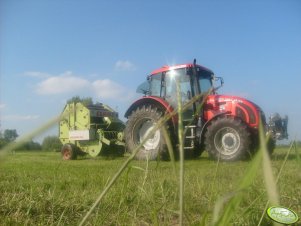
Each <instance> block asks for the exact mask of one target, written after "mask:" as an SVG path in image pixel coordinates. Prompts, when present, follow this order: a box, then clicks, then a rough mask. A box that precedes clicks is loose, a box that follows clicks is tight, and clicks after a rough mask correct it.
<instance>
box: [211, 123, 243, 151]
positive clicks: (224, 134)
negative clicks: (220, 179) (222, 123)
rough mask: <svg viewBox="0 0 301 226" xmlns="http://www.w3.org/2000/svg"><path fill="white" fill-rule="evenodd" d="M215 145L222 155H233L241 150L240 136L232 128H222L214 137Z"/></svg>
mask: <svg viewBox="0 0 301 226" xmlns="http://www.w3.org/2000/svg"><path fill="white" fill-rule="evenodd" d="M214 145H215V147H216V149H217V150H218V152H219V153H220V154H222V155H228V156H229V155H233V154H234V153H236V152H237V151H238V150H239V147H240V136H239V134H238V132H237V131H236V130H235V129H233V128H231V127H225V128H222V129H220V130H218V131H217V133H216V134H215V136H214Z"/></svg>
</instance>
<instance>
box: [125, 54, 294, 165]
mask: <svg viewBox="0 0 301 226" xmlns="http://www.w3.org/2000/svg"><path fill="white" fill-rule="evenodd" d="M216 81H220V86H219V87H221V86H222V85H223V79H222V78H220V77H215V76H214V74H213V72H212V71H211V70H209V69H207V68H205V67H203V66H201V65H197V64H196V60H194V63H193V64H191V63H190V64H181V65H176V66H164V67H162V68H160V69H157V70H155V71H153V72H152V73H151V74H150V75H149V76H148V77H147V81H146V82H144V83H142V84H141V85H140V86H139V87H138V89H137V92H139V93H143V94H144V96H143V97H142V98H140V99H138V100H137V101H135V102H134V103H133V104H132V105H131V106H130V107H129V109H128V110H127V111H126V113H125V117H126V118H128V122H127V124H126V128H125V141H126V148H127V151H129V152H132V151H133V150H134V149H135V148H136V147H137V146H138V145H139V144H141V142H142V141H143V140H144V139H145V138H147V137H148V139H147V140H146V141H145V142H144V143H143V144H142V146H141V148H140V150H139V151H138V152H137V154H136V159H141V160H143V159H149V160H154V159H158V158H161V159H166V158H168V157H169V154H168V149H167V142H166V138H165V136H164V135H163V134H164V131H163V129H164V128H167V133H168V134H169V137H170V139H171V143H172V145H173V146H174V150H177V149H178V148H177V144H178V143H179V141H178V138H177V130H178V114H174V113H173V112H174V111H177V108H178V100H177V95H179V94H180V96H181V100H182V105H183V106H185V104H186V103H188V102H190V103H191V105H189V104H188V105H187V104H186V107H185V109H184V111H183V112H182V121H183V127H184V128H185V129H184V131H185V132H184V137H183V139H184V141H183V143H184V154H185V156H186V157H193V156H194V157H197V156H199V155H200V154H201V153H202V152H203V151H204V150H207V151H208V154H209V157H211V158H213V159H219V160H222V161H234V160H239V159H244V158H246V157H250V156H251V155H252V154H253V153H254V152H256V150H257V149H258V146H259V126H260V123H262V125H263V128H264V132H265V133H266V134H269V135H268V139H267V140H268V142H267V147H268V151H269V153H272V152H273V149H274V148H275V142H276V140H277V139H285V138H286V139H287V137H288V134H287V122H288V118H287V116H286V117H285V118H281V117H280V116H279V114H275V115H274V116H273V117H271V118H270V122H269V123H267V122H266V118H265V115H264V113H263V111H262V110H261V108H260V107H259V106H257V105H256V104H254V103H252V102H251V101H249V100H246V99H244V98H241V97H237V96H226V95H218V94H217V93H216V90H217V89H218V88H219V87H217V88H214V87H213V83H214V82H216ZM177 83H178V84H177ZM177 85H178V87H180V90H177ZM168 114H169V116H170V120H169V121H168V122H167V123H166V125H165V127H159V129H157V130H156V131H155V132H154V133H153V134H149V133H150V131H151V130H153V128H154V127H155V126H156V123H158V121H160V119H161V118H162V117H166V115H167V117H168ZM165 134H166V133H165Z"/></svg>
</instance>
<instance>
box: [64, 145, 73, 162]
mask: <svg viewBox="0 0 301 226" xmlns="http://www.w3.org/2000/svg"><path fill="white" fill-rule="evenodd" d="M70 158H71V150H70V149H69V148H67V147H65V148H64V149H63V159H65V160H68V159H70Z"/></svg>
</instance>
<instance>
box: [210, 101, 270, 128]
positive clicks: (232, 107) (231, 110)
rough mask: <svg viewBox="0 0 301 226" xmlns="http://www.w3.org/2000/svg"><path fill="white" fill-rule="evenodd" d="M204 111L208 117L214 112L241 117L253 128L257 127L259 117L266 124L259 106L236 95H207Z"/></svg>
mask: <svg viewBox="0 0 301 226" xmlns="http://www.w3.org/2000/svg"><path fill="white" fill-rule="evenodd" d="M206 113H207V115H208V117H209V118H211V117H212V116H214V115H215V114H220V113H227V114H230V115H233V116H234V117H239V118H241V119H242V120H243V121H245V122H246V123H248V124H249V125H250V126H251V127H254V128H258V126H259V121H260V118H261V120H262V122H263V123H264V124H266V120H265V115H264V113H263V111H262V110H261V108H260V107H259V106H257V105H256V104H254V103H253V102H251V101H249V100H247V99H245V98H242V97H238V96H230V95H209V96H208V98H207V100H206V104H205V114H206ZM211 114H213V115H211Z"/></svg>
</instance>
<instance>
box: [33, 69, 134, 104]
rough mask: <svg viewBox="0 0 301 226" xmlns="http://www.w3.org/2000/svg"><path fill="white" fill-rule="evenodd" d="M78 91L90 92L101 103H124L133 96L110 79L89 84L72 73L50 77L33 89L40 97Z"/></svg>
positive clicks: (132, 93)
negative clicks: (103, 101)
mask: <svg viewBox="0 0 301 226" xmlns="http://www.w3.org/2000/svg"><path fill="white" fill-rule="evenodd" d="M80 91H87V92H88V91H89V92H91V91H92V95H95V97H97V98H99V99H100V100H101V101H102V100H116V101H125V100H129V99H131V98H132V97H133V95H134V92H133V91H130V90H128V89H127V88H126V87H124V86H122V85H120V84H118V83H116V82H114V81H112V80H110V79H98V80H95V81H92V82H91V81H88V80H86V79H83V78H80V77H77V76H75V75H74V74H73V73H72V72H65V73H63V74H61V75H58V76H51V77H49V78H47V79H45V80H43V81H42V82H40V83H38V84H37V86H36V89H35V92H36V93H37V94H40V95H53V94H58V95H59V94H64V93H72V94H74V93H79V92H80Z"/></svg>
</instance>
